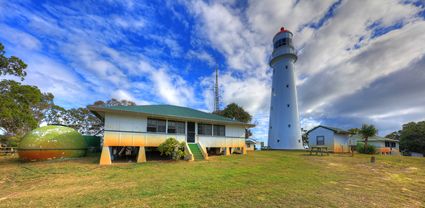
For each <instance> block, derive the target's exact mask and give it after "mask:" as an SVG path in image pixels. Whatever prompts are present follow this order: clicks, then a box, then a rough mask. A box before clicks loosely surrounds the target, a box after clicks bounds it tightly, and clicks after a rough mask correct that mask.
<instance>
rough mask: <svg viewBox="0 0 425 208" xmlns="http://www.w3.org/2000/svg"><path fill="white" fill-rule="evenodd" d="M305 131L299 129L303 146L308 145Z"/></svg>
mask: <svg viewBox="0 0 425 208" xmlns="http://www.w3.org/2000/svg"><path fill="white" fill-rule="evenodd" d="M307 132H308V131H307V130H305V129H303V128H301V139H302V141H303V145H308V134H307Z"/></svg>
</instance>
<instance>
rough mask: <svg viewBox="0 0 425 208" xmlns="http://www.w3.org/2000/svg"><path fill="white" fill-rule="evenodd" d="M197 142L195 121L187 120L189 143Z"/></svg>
mask: <svg viewBox="0 0 425 208" xmlns="http://www.w3.org/2000/svg"><path fill="white" fill-rule="evenodd" d="M194 142H195V123H194V122H187V143H194Z"/></svg>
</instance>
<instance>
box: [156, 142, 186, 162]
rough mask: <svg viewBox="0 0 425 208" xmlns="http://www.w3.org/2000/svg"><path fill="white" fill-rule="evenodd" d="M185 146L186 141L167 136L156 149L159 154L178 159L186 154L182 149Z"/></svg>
mask: <svg viewBox="0 0 425 208" xmlns="http://www.w3.org/2000/svg"><path fill="white" fill-rule="evenodd" d="M185 146H186V142H179V141H177V140H176V139H174V138H168V139H167V140H165V142H163V143H162V144H160V145H159V146H158V150H159V151H160V152H161V155H166V156H171V158H172V159H173V160H179V159H181V158H182V157H184V156H186V153H185V151H184V148H185Z"/></svg>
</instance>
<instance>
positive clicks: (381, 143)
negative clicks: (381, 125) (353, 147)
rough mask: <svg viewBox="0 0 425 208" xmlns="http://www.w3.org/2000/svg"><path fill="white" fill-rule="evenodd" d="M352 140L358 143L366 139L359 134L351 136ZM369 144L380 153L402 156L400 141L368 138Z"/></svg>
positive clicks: (375, 137) (376, 137)
mask: <svg viewBox="0 0 425 208" xmlns="http://www.w3.org/2000/svg"><path fill="white" fill-rule="evenodd" d="M350 139H351V140H353V141H356V142H364V139H363V138H362V136H361V135H359V134H356V135H352V136H350ZM367 144H368V145H372V146H374V147H375V148H376V151H377V152H378V153H382V154H400V147H399V141H398V140H395V139H389V138H385V137H380V136H373V137H369V138H368V140H367Z"/></svg>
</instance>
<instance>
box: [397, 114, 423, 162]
mask: <svg viewBox="0 0 425 208" xmlns="http://www.w3.org/2000/svg"><path fill="white" fill-rule="evenodd" d="M400 149H401V150H402V151H408V152H419V153H422V154H425V121H420V122H417V123H415V122H410V123H407V124H404V125H403V128H402V130H401V132H400Z"/></svg>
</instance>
